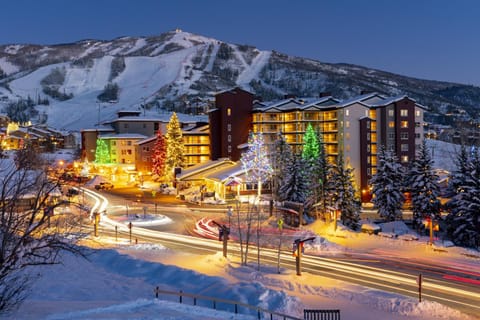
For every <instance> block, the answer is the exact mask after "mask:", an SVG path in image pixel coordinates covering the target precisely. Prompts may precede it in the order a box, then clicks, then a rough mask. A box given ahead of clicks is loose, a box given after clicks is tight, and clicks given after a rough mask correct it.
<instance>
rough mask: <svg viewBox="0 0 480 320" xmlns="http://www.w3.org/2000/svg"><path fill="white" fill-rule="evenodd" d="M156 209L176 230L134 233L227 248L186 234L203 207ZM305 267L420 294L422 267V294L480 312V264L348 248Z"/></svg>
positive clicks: (286, 260)
mask: <svg viewBox="0 0 480 320" xmlns="http://www.w3.org/2000/svg"><path fill="white" fill-rule="evenodd" d="M86 190H88V189H86ZM88 194H89V195H90V196H91V197H92V198H97V199H98V202H99V203H101V204H99V207H97V208H93V209H92V210H97V211H102V210H105V209H106V208H107V207H108V208H109V209H108V211H111V212H112V213H113V215H121V214H125V210H123V212H122V210H119V212H116V210H115V208H116V207H115V206H118V205H119V204H118V203H121V202H122V201H123V202H125V201H126V200H125V199H123V198H120V197H113V196H111V195H109V196H108V197H109V199H111V201H112V203H111V205H109V204H108V200H107V199H106V198H105V197H103V196H102V195H100V194H98V193H94V192H92V191H90V190H88ZM102 206H103V207H102ZM124 206H125V204H124ZM142 206H143V204H142ZM150 206H151V205H150ZM179 206H180V207H179ZM102 208H103V209H102ZM157 211H158V213H161V214H165V215H168V216H169V217H170V218H172V220H173V221H174V222H173V223H172V225H170V226H167V227H165V230H168V231H173V232H175V233H173V234H172V233H169V232H168V233H167V232H163V231H158V230H149V229H145V228H133V230H132V233H133V234H134V235H135V237H136V238H138V239H141V240H143V241H148V242H152V243H161V244H162V245H165V246H167V247H170V248H173V249H176V250H184V251H189V252H193V253H197V254H198V253H202V254H203V253H205V254H208V253H214V252H218V251H221V250H222V243H220V242H219V241H216V240H209V239H201V238H197V237H192V236H188V235H185V233H189V231H188V230H189V229H191V227H190V228H187V232H185V226H187V225H190V224H191V223H192V222H195V221H196V220H197V219H198V218H200V217H199V215H198V213H195V212H192V211H191V210H190V209H188V208H187V207H186V206H185V204H184V203H183V202H181V203H175V204H172V205H171V206H170V205H169V206H161V207H160V206H158V205H157ZM218 214H221V215H224V214H225V212H224V210H221V211H218ZM101 221H102V222H101V228H102V231H101V232H102V233H113V231H112V230H114V226H117V228H118V230H119V233H120V234H123V235H125V236H127V237H128V234H129V229H128V227H126V225H125V224H123V223H121V222H119V221H115V220H112V219H109V218H108V217H105V216H104V217H102V220H101ZM228 250H229V255H237V256H239V255H240V246H239V244H238V243H233V242H232V241H231V242H230V243H229V244H228ZM249 261H255V262H256V261H257V249H256V247H255V246H253V245H250V248H249ZM277 262H278V251H277V250H274V249H268V248H261V263H262V264H271V265H277ZM280 265H281V266H282V267H284V268H288V269H293V270H295V259H294V258H293V257H292V254H291V251H281V254H280ZM479 266H480V262H479ZM301 270H302V271H308V272H309V273H311V274H315V275H321V276H326V277H331V278H335V279H339V280H343V281H346V282H349V283H355V284H359V285H362V286H366V287H369V288H373V289H378V290H382V291H386V292H394V293H398V294H401V295H405V296H409V297H413V298H418V284H417V276H418V274H419V273H422V276H423V282H422V299H426V300H430V301H436V302H439V303H441V304H444V305H447V306H450V307H452V308H455V309H457V310H460V311H462V312H464V313H467V314H470V315H474V316H478V315H479V314H480V268H479V269H477V270H465V269H463V268H460V267H458V268H454V267H450V266H444V265H439V264H434V263H432V262H420V261H412V260H408V259H400V258H392V257H384V256H381V255H375V256H371V255H365V254H349V255H348V256H344V257H332V258H325V257H319V256H313V255H303V256H302V259H301Z"/></svg>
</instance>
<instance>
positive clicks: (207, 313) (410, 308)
mask: <svg viewBox="0 0 480 320" xmlns="http://www.w3.org/2000/svg"><path fill="white" fill-rule="evenodd" d="M135 219H139V218H138V217H137V218H135ZM140 219H141V215H140ZM159 220H163V218H160V219H159ZM148 221H151V222H152V223H158V221H157V222H155V221H153V220H152V219H151V217H150V216H147V218H146V219H145V221H144V222H143V223H144V224H148ZM125 223H126V222H125ZM397 228H400V226H397ZM306 232H307V233H308V232H315V233H318V232H322V234H323V235H325V236H326V238H327V239H328V240H322V241H315V243H313V244H312V245H310V244H306V248H305V251H306V252H307V253H309V254H314V253H315V252H317V253H319V254H322V255H328V254H331V255H335V254H336V253H338V252H341V253H343V252H345V251H348V250H356V251H357V252H362V251H363V252H365V253H366V254H367V253H370V254H373V255H374V254H375V252H380V251H382V252H383V253H385V252H387V253H389V254H391V255H395V256H398V257H402V259H432V260H438V261H441V262H442V263H450V264H451V265H456V266H459V265H463V266H464V267H465V266H468V265H471V268H472V270H475V269H474V268H477V270H478V263H479V262H478V259H471V258H470V259H468V258H466V257H465V256H462V255H461V253H462V252H463V251H464V250H463V249H460V248H452V249H451V250H450V248H449V250H448V252H443V253H441V254H439V253H438V252H434V251H433V250H431V249H429V247H427V246H426V244H425V242H424V240H425V239H420V241H415V242H413V241H401V240H398V239H384V238H381V237H378V236H375V235H367V234H361V233H352V232H348V231H346V230H345V229H343V228H340V229H339V230H337V232H334V231H333V229H332V228H331V226H325V225H323V224H321V223H315V224H313V225H312V226H311V227H310V228H309V230H303V231H300V233H301V234H302V235H304V234H305V233H306ZM339 235H341V237H338V236H339ZM82 245H84V246H86V247H89V248H95V249H96V250H92V251H91V252H90V254H89V255H88V260H84V259H82V258H78V257H74V256H72V255H71V254H64V256H63V264H62V265H56V266H45V267H40V268H37V269H35V274H37V273H38V275H40V278H39V280H38V282H37V283H36V284H35V286H34V287H33V290H32V291H31V294H30V296H29V297H28V299H27V301H26V302H25V303H24V304H23V305H22V307H21V309H20V310H19V311H18V313H16V314H15V315H12V316H11V317H10V318H7V319H185V320H189V319H255V318H256V315H255V314H252V315H251V316H245V315H234V314H232V313H228V314H227V313H224V312H220V311H215V310H213V309H210V308H205V307H193V306H192V304H193V301H192V299H191V298H190V300H189V298H186V297H184V302H185V303H184V304H182V305H180V304H178V303H174V301H178V297H175V298H172V297H169V296H162V295H161V296H160V299H159V300H157V299H155V298H154V292H153V290H154V288H155V287H156V286H159V287H160V289H163V290H169V291H175V292H178V291H180V290H182V291H183V292H185V293H192V294H200V295H203V296H210V297H217V298H222V299H228V300H234V301H241V302H243V303H248V304H251V305H258V306H261V307H263V308H265V309H269V310H274V311H276V312H281V313H285V314H288V315H292V316H297V317H299V318H302V317H303V309H305V308H311V309H340V310H341V317H342V319H358V320H363V319H365V320H366V319H375V318H378V319H392V320H400V319H418V320H420V319H426V320H433V319H453V320H455V319H474V318H472V317H469V316H467V315H465V314H461V313H460V312H458V311H456V310H453V309H451V308H448V307H446V306H443V305H441V304H438V303H435V302H431V301H428V300H427V301H425V300H424V301H422V302H421V303H419V302H418V300H417V299H412V298H408V297H404V296H401V295H397V294H391V293H385V292H381V291H377V290H373V289H369V288H365V287H362V286H358V285H351V284H347V283H344V282H342V281H337V280H334V279H330V278H325V277H320V276H314V275H311V274H309V273H308V272H305V271H304V272H302V276H301V277H298V276H296V274H295V271H293V270H285V269H282V270H281V273H280V274H278V273H277V268H276V266H270V267H268V266H262V268H261V269H260V271H257V269H256V264H255V263H252V262H251V263H250V264H249V266H241V265H240V264H239V261H238V257H234V256H229V258H228V259H225V258H223V256H222V254H221V252H218V253H217V254H213V255H194V254H186V253H182V252H178V251H173V250H171V249H167V248H165V247H163V246H161V245H152V244H148V243H138V244H130V242H129V240H128V239H118V240H115V239H114V238H110V237H107V236H102V235H100V237H97V238H93V237H90V238H87V239H85V240H84V241H83V242H82ZM197 303H198V305H200V306H205V304H204V303H205V302H201V301H198V302H197ZM208 307H211V303H208Z"/></svg>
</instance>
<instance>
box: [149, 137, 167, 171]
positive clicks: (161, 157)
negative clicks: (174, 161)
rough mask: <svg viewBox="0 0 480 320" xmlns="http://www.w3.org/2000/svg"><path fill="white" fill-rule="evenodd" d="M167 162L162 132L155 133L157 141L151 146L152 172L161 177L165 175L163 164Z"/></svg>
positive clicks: (165, 144) (165, 143)
mask: <svg viewBox="0 0 480 320" xmlns="http://www.w3.org/2000/svg"><path fill="white" fill-rule="evenodd" d="M166 160H167V142H166V141H165V137H164V136H163V134H162V130H160V129H158V131H157V140H155V144H154V146H153V156H152V172H153V174H155V175H157V176H159V177H163V176H164V175H165V164H166Z"/></svg>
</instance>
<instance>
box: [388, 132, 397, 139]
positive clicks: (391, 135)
mask: <svg viewBox="0 0 480 320" xmlns="http://www.w3.org/2000/svg"><path fill="white" fill-rule="evenodd" d="M388 139H390V140H393V139H395V133H393V132H389V133H388Z"/></svg>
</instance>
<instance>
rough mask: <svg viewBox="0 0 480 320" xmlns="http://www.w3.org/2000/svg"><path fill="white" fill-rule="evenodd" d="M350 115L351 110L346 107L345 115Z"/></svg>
mask: <svg viewBox="0 0 480 320" xmlns="http://www.w3.org/2000/svg"><path fill="white" fill-rule="evenodd" d="M349 115H350V110H348V109H346V110H345V116H347V117H348V116H349Z"/></svg>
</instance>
